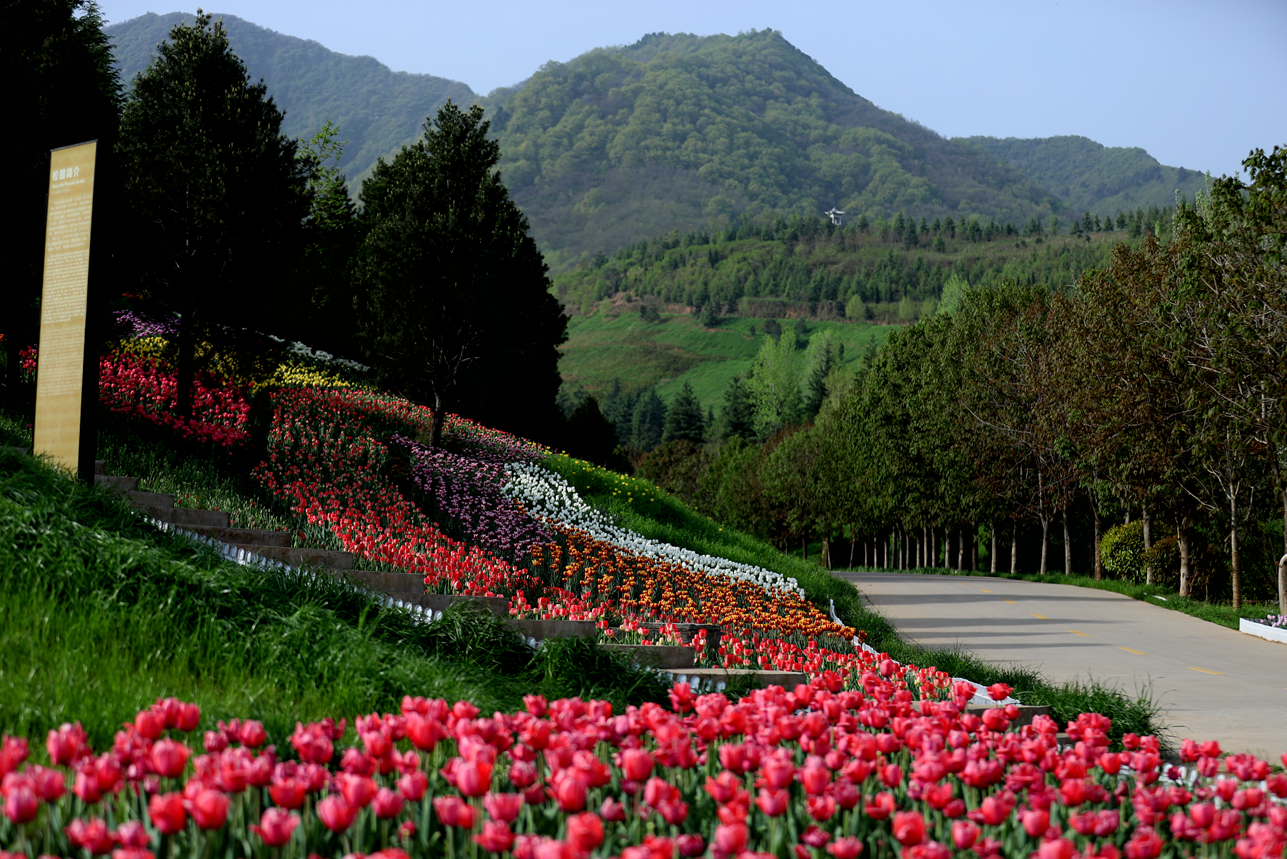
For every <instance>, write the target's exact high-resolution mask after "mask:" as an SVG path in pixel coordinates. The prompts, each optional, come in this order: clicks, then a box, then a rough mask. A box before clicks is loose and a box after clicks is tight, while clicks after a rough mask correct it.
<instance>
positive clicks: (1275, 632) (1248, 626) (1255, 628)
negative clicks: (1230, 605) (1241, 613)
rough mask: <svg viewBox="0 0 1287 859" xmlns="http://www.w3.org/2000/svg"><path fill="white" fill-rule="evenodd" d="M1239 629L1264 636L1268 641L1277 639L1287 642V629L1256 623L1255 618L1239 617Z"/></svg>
mask: <svg viewBox="0 0 1287 859" xmlns="http://www.w3.org/2000/svg"><path fill="white" fill-rule="evenodd" d="M1238 631H1239V632H1245V633H1247V634H1248V635H1254V636H1256V637H1257V638H1263V639H1265V640H1267V641H1277V642H1280V643H1282V644H1287V629H1284V628H1282V627H1276V626H1265V625H1264V624H1263V623H1256V622H1255V621H1254V620H1247V619H1246V618H1245V617H1240V618H1238Z"/></svg>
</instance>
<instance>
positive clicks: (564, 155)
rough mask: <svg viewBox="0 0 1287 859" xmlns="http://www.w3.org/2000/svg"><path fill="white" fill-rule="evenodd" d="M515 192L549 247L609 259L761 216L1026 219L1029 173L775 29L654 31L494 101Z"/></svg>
mask: <svg viewBox="0 0 1287 859" xmlns="http://www.w3.org/2000/svg"><path fill="white" fill-rule="evenodd" d="M497 101H498V102H499V104H498V105H497V107H496V109H495V110H496V112H495V118H494V128H495V130H496V131H497V132H498V135H499V140H500V143H501V147H502V150H503V151H504V152H505V162H504V169H505V171H506V173H505V177H506V182H507V183H508V184H509V186H510V188H511V189H512V190H513V193H514V196H515V198H516V199H517V200H518V201H519V203H520V205H522V206H523V208H524V210H525V211H526V212H527V213H528V216H529V217H530V218H531V219H532V223H533V226H534V228H535V230H536V232H537V234H538V235H539V236H541V238H542V240H543V242H544V243H545V244H546V245H547V246H548V247H550V248H553V249H566V250H567V251H571V252H573V253H575V252H577V251H585V250H589V251H608V250H612V249H615V248H617V247H620V246H621V245H623V244H626V243H628V242H630V241H635V240H637V239H638V238H639V237H640V236H644V235H650V234H655V233H658V232H661V231H664V230H667V229H672V228H673V229H679V230H681V231H683V230H690V229H696V228H699V227H705V226H706V225H708V224H709V223H711V221H712V220H715V221H716V222H718V221H719V220H720V219H725V222H727V219H736V218H738V217H742V218H746V217H753V216H755V215H757V214H759V213H761V212H765V211H771V212H778V213H782V212H797V213H801V214H803V213H810V214H817V213H820V212H822V211H824V210H826V209H829V208H831V207H832V206H836V207H839V208H841V209H843V210H845V211H847V212H849V213H850V214H851V215H852V216H856V215H858V214H859V213H866V214H868V215H869V216H872V217H876V216H892V215H893V214H894V213H895V212H898V211H902V212H905V213H907V214H908V215H911V216H915V217H917V218H919V217H922V216H928V217H929V218H931V219H932V218H934V217H936V216H941V215H946V214H952V215H955V216H957V217H961V216H969V215H986V216H990V217H993V218H997V219H1001V220H1014V221H1018V222H1023V221H1025V220H1026V219H1027V218H1029V217H1030V216H1032V215H1034V214H1041V215H1047V216H1048V215H1050V214H1051V213H1052V212H1061V211H1063V210H1064V206H1063V203H1062V202H1061V201H1060V200H1059V198H1058V197H1056V196H1055V195H1053V194H1052V193H1050V192H1049V191H1048V190H1047V189H1045V188H1043V187H1041V186H1040V185H1038V184H1037V183H1035V182H1033V181H1031V180H1030V179H1029V178H1028V177H1027V176H1025V175H1024V174H1023V173H1022V172H1020V171H1019V170H1017V169H1015V168H1013V167H1010V166H1009V165H1006V164H1004V163H1002V162H1000V161H998V160H996V159H994V158H992V157H991V156H989V155H987V154H986V153H985V152H983V151H981V150H980V149H978V148H977V147H973V146H969V145H967V144H964V143H958V142H954V141H950V140H947V139H945V138H943V137H941V136H939V135H938V134H936V133H934V132H933V131H930V130H929V129H927V128H925V127H923V126H921V125H918V124H917V123H915V122H911V121H908V120H906V119H904V118H903V117H902V116H900V115H898V114H896V113H891V112H889V111H886V110H882V109H880V108H878V107H876V105H874V104H872V103H871V102H870V101H868V100H867V99H865V98H863V97H862V96H860V95H857V94H856V93H855V92H854V91H853V90H851V89H850V88H849V87H848V86H846V85H845V84H843V83H841V82H840V81H839V80H837V79H836V78H835V77H833V76H832V75H831V74H829V73H828V72H827V70H826V69H824V68H823V67H822V66H821V65H819V64H818V63H817V62H815V61H814V60H813V59H811V58H810V57H808V56H806V55H805V54H803V53H802V52H800V51H799V50H798V49H796V48H795V47H793V46H792V45H791V44H790V43H789V42H787V41H786V39H784V38H782V35H781V34H780V33H778V32H776V31H772V30H764V31H759V32H751V33H745V34H742V35H739V36H710V37H703V38H699V37H695V36H688V35H665V34H659V33H658V34H651V35H649V36H645V37H644V38H643V39H641V40H640V41H639V42H637V43H635V44H634V45H631V46H629V47H625V48H611V49H601V50H595V51H591V52H589V53H587V54H584V55H582V56H581V57H578V58H577V59H575V60H573V61H572V62H569V63H551V64H549V65H547V66H545V67H543V68H542V69H541V70H540V71H539V72H537V73H536V74H535V75H534V76H533V77H532V78H531V79H530V80H529V81H528V82H527V83H526V85H525V86H523V87H522V88H521V89H519V90H517V91H515V92H512V93H509V94H507V95H504V96H500V94H498V98H497Z"/></svg>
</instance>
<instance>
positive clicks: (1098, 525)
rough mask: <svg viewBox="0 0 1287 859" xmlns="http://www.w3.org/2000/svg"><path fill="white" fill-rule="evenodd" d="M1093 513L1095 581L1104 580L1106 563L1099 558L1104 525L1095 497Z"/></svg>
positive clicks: (1091, 503) (1091, 501)
mask: <svg viewBox="0 0 1287 859" xmlns="http://www.w3.org/2000/svg"><path fill="white" fill-rule="evenodd" d="M1090 509H1091V512H1092V513H1094V514H1095V581H1097V582H1099V581H1103V579H1104V561H1103V559H1102V558H1100V557H1099V537H1100V535H1101V534H1102V533H1103V527H1104V526H1103V523H1102V522H1101V521H1100V519H1099V505H1098V504H1096V503H1095V498H1094V496H1091V499H1090Z"/></svg>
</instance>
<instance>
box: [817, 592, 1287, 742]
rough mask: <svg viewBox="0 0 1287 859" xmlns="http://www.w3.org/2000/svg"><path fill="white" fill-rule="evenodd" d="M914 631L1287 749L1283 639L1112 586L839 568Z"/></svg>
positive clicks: (1221, 734)
mask: <svg viewBox="0 0 1287 859" xmlns="http://www.w3.org/2000/svg"><path fill="white" fill-rule="evenodd" d="M836 575H837V576H838V577H839V578H843V579H845V580H846V581H850V582H853V583H854V585H856V586H857V588H858V590H859V591H860V592H861V593H862V594H863V595H864V596H865V597H866V598H867V601H868V602H870V603H871V604H872V605H873V606H875V607H876V609H877V610H879V611H880V613H881V614H883V615H884V616H885V617H887V618H888V619H889V620H890V621H891V622H893V624H894V625H895V626H896V627H898V631H899V632H901V633H902V634H903V636H904V637H905V638H907V639H909V640H911V641H914V642H916V643H917V644H920V645H922V646H925V647H935V648H951V647H955V646H959V647H961V648H962V649H964V650H968V651H970V652H972V653H974V654H976V655H977V656H979V657H980V658H982V659H985V660H987V661H989V662H994V663H1003V664H1014V665H1024V666H1029V667H1032V668H1036V669H1037V670H1039V671H1040V672H1041V673H1042V674H1044V675H1045V676H1046V677H1048V678H1050V679H1051V680H1054V681H1056V682H1062V681H1065V680H1088V679H1092V678H1093V679H1094V680H1097V681H1099V682H1101V683H1105V684H1108V685H1116V686H1118V687H1120V688H1123V689H1125V690H1126V691H1127V692H1131V693H1134V692H1136V691H1144V690H1147V691H1148V692H1149V694H1150V695H1151V696H1152V697H1153V699H1154V700H1155V701H1157V702H1158V703H1159V704H1160V705H1161V707H1162V711H1163V720H1164V721H1165V722H1166V724H1167V725H1168V727H1169V728H1170V730H1171V731H1172V732H1173V733H1174V735H1175V737H1176V738H1177V739H1184V738H1189V737H1191V738H1193V739H1196V740H1199V741H1202V740H1219V741H1220V746H1221V748H1222V749H1224V750H1225V751H1228V752H1250V753H1252V754H1255V755H1258V756H1260V757H1262V758H1265V759H1267V760H1269V761H1272V762H1275V763H1277V762H1278V760H1279V756H1280V755H1281V754H1283V753H1284V752H1287V644H1277V643H1275V642H1272V641H1265V640H1264V639H1260V638H1256V637H1255V636H1251V635H1246V634H1244V633H1240V632H1236V631H1235V630H1232V629H1228V628H1227V627H1223V626H1218V625H1216V624H1213V623H1208V622H1207V621H1203V620H1198V619H1197V618H1194V617H1189V616H1188V615H1186V614H1181V613H1180V612H1177V611H1169V610H1167V609H1164V608H1160V607H1158V606H1154V605H1149V604H1147V603H1143V602H1140V601H1139V600H1133V599H1130V598H1129V597H1124V596H1122V595H1120V594H1115V593H1111V592H1109V591H1099V590H1093V589H1091V588H1078V587H1072V586H1071V585H1048V584H1039V583H1036V582H1024V581H1013V580H1009V579H997V578H990V577H987V576H934V575H920V574H909V573H836Z"/></svg>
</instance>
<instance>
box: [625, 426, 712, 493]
mask: <svg viewBox="0 0 1287 859" xmlns="http://www.w3.org/2000/svg"><path fill="white" fill-rule="evenodd" d="M698 442H700V439H699V440H698ZM698 442H694V441H693V440H691V439H671V440H667V441H664V442H662V444H661V445H660V446H659V447H658V448H657V449H656V450H654V451H652V452H651V453H649V454H648V455H647V456H645V457H644V458H643V459H641V460H640V461H639V467H638V468H637V469H636V470H635V475H636V476H637V477H640V478H642V479H644V480H650V481H652V482H653V483H655V484H656V485H657V486H659V487H660V488H662V489H664V490H666V491H667V492H669V493H670V494H671V495H673V496H675V497H676V498H678V499H680V500H681V501H683V502H684V503H685V504H692V503H693V499H694V497H695V496H696V495H697V491H698V482H699V480H700V479H701V477H702V476H703V475H704V474H705V473H706V470H707V469H708V468H709V467H710V463H711V460H712V459H713V458H714V457H713V456H712V455H711V454H710V452H709V451H708V450H706V449H705V448H703V447H701V446H700V444H699V443H698Z"/></svg>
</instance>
